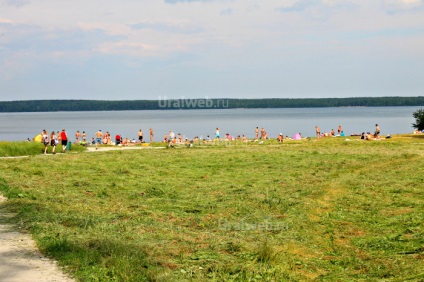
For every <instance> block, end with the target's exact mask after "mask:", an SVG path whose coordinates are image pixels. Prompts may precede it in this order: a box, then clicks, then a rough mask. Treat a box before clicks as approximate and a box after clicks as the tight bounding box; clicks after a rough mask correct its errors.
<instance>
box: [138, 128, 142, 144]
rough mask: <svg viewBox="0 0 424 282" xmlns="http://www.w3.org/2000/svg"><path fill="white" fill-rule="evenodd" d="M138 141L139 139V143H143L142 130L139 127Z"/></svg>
mask: <svg viewBox="0 0 424 282" xmlns="http://www.w3.org/2000/svg"><path fill="white" fill-rule="evenodd" d="M138 141H140V144H141V143H143V131H141V129H140V130H139V131H138Z"/></svg>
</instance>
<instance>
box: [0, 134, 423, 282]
mask: <svg viewBox="0 0 424 282" xmlns="http://www.w3.org/2000/svg"><path fill="white" fill-rule="evenodd" d="M348 139H350V140H348V141H346V138H328V139H321V140H320V141H316V140H314V139H312V140H311V141H306V140H304V141H300V142H299V141H288V142H285V143H284V144H282V145H281V144H278V143H277V142H275V140H271V141H267V142H266V143H265V144H263V145H258V144H257V143H255V144H253V143H252V144H249V145H235V146H230V145H229V144H220V145H217V146H213V145H211V146H202V147H201V148H199V147H196V146H195V147H194V148H184V147H183V148H170V149H147V150H135V151H133V150H130V151H111V152H97V153H87V154H84V153H80V154H63V155H56V156H54V157H45V156H34V157H30V158H25V159H6V160H2V162H1V163H0V171H1V172H0V191H2V193H3V194H4V195H5V196H7V197H8V198H9V201H7V204H6V205H4V206H3V207H2V209H7V210H8V211H15V212H17V214H18V215H17V218H15V221H16V222H20V223H21V224H22V225H23V226H25V227H26V228H27V229H28V230H29V231H30V232H31V233H32V234H33V235H34V237H35V239H36V241H37V243H38V246H39V248H40V249H41V250H42V251H43V252H44V253H46V254H47V255H49V256H52V257H54V258H56V259H57V260H58V261H59V263H60V265H62V266H63V267H65V270H66V271H67V272H69V273H71V274H72V275H73V276H74V277H75V278H77V279H78V280H80V281H144V280H147V281H210V280H215V281H226V280H233V281H282V280H283V281H286V280H293V281H297V280H310V279H318V280H329V281H345V280H348V281H349V280H350V281H355V280H396V281H404V280H408V279H409V280H411V281H416V280H420V279H423V277H424V265H423V263H422V261H423V258H424V239H423V238H424V236H423V235H424V223H423V222H424V195H423V188H422V187H424V174H423V172H424V158H423V157H424V140H423V139H419V138H411V137H410V136H404V137H401V136H400V137H394V138H392V139H388V140H382V141H372V142H367V141H358V140H356V139H353V138H352V137H348ZM156 145H157V146H159V144H156Z"/></svg>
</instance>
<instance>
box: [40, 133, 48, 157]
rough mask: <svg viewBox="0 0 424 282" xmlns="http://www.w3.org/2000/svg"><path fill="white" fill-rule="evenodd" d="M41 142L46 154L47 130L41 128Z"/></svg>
mask: <svg viewBox="0 0 424 282" xmlns="http://www.w3.org/2000/svg"><path fill="white" fill-rule="evenodd" d="M41 142H43V144H44V155H46V154H47V147H48V146H49V135H48V134H47V131H46V130H45V129H43V131H42V132H41Z"/></svg>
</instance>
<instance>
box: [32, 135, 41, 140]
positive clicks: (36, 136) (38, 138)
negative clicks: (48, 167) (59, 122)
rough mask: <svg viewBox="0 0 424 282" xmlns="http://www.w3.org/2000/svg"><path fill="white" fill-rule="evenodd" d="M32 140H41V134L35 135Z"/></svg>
mask: <svg viewBox="0 0 424 282" xmlns="http://www.w3.org/2000/svg"><path fill="white" fill-rule="evenodd" d="M32 140H33V141H34V142H41V134H38V135H35V137H34V138H33V139H32Z"/></svg>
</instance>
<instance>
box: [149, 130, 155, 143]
mask: <svg viewBox="0 0 424 282" xmlns="http://www.w3.org/2000/svg"><path fill="white" fill-rule="evenodd" d="M153 134H154V132H153V129H152V128H151V127H150V143H152V142H153Z"/></svg>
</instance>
